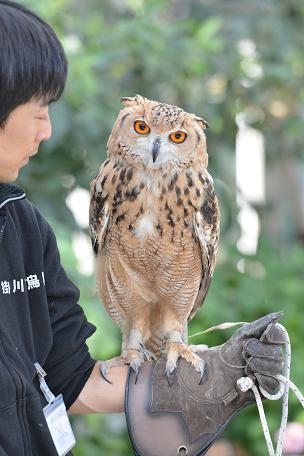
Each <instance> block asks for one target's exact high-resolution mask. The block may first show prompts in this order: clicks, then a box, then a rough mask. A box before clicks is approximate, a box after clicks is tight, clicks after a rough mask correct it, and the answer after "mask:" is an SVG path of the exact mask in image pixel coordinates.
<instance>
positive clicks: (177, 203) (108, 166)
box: [90, 96, 219, 367]
mask: <svg viewBox="0 0 304 456" xmlns="http://www.w3.org/2000/svg"><path fill="white" fill-rule="evenodd" d="M124 102H125V104H126V108H125V109H123V110H122V111H121V112H120V115H119V116H118V119H117V121H116V122H115V125H114V128H113V131H112V133H111V136H110V138H109V142H108V159H107V160H106V161H105V162H104V164H103V165H102V167H101V169H100V171H99V174H98V175H97V177H96V178H95V179H94V180H93V181H92V184H91V204H90V230H91V237H92V243H93V248H94V251H95V253H96V255H97V284H98V288H99V291H100V294H101V297H102V299H103V302H104V304H105V307H106V309H107V310H108V312H109V314H110V315H111V317H112V318H113V319H114V320H115V321H116V322H117V323H118V324H119V326H120V327H121V329H122V332H123V357H124V359H125V360H126V362H131V361H132V360H133V358H134V356H133V355H134V353H132V356H131V361H130V359H129V360H128V359H127V358H128V350H129V351H130V350H132V349H134V348H135V349H138V346H139V345H138V344H143V343H145V344H146V345H147V346H148V347H149V348H150V349H152V350H153V347H156V346H159V345H160V343H161V342H163V341H164V340H168V341H169V343H170V340H171V339H172V343H174V342H176V340H177V339H179V336H178V334H179V333H181V331H182V329H183V326H184V325H185V323H186V322H187V319H189V318H191V317H192V316H193V315H194V313H195V312H196V310H197V309H198V308H199V307H200V306H201V304H202V302H203V300H204V297H205V295H206V293H207V290H208V287H209V284H210V280H211V277H212V273H213V269H214V265H215V256H216V251H217V245H218V235H219V210H218V204H217V199H216V197H215V194H214V189H213V181H212V178H211V177H210V175H209V174H208V172H207V170H206V166H207V153H206V141H205V135H204V131H203V130H204V128H205V126H206V122H205V121H204V120H203V119H201V118H198V117H196V116H194V115H193V114H188V113H186V112H185V111H183V110H182V109H180V108H178V107H175V106H170V105H167V104H162V103H158V102H153V101H151V100H147V99H145V98H143V97H140V96H137V97H135V98H127V99H124ZM170 338H171V339H170ZM156 340H158V341H161V342H159V344H157V343H156ZM154 351H157V350H154ZM180 356H183V355H182V354H180ZM190 361H191V362H192V363H193V364H194V365H195V362H194V360H190ZM131 364H132V363H131ZM195 367H197V366H195Z"/></svg>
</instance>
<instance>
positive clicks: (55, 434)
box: [43, 394, 76, 456]
mask: <svg viewBox="0 0 304 456" xmlns="http://www.w3.org/2000/svg"><path fill="white" fill-rule="evenodd" d="M43 413H44V416H45V419H46V422H47V425H48V428H49V431H50V433H51V436H52V439H53V442H54V445H55V447H56V450H57V453H58V456H65V455H66V454H67V453H68V452H69V451H70V450H71V449H72V448H73V447H74V446H75V444H76V440H75V436H74V433H73V430H72V428H71V424H70V420H69V417H68V414H67V411H66V408H65V404H64V402H63V397H62V394H59V396H57V397H56V398H55V400H54V402H52V403H50V404H48V405H46V406H45V407H44V408H43Z"/></svg>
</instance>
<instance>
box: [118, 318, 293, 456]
mask: <svg viewBox="0 0 304 456" xmlns="http://www.w3.org/2000/svg"><path fill="white" fill-rule="evenodd" d="M281 316H282V313H281V312H276V313H272V314H269V315H266V316H265V317H263V318H260V319H259V320H256V321H254V322H252V323H249V324H246V325H244V326H242V328H240V329H239V330H238V331H236V332H235V334H234V335H233V336H232V337H231V338H230V339H229V340H228V341H227V342H226V343H224V344H223V345H221V346H219V347H213V348H210V349H206V350H205V351H202V352H199V353H198V354H199V356H200V357H201V358H202V359H204V361H205V362H206V373H205V376H204V381H203V383H202V384H201V385H200V384H199V379H200V375H199V373H197V372H195V371H194V370H193V367H192V366H191V365H189V364H188V363H187V362H186V361H184V360H182V359H181V360H180V361H179V363H178V369H177V371H176V372H175V373H174V374H172V383H171V386H170V385H169V384H168V381H167V377H166V374H165V367H166V359H165V358H164V357H162V358H160V359H159V360H157V361H156V362H153V363H152V362H146V363H144V365H143V367H142V369H141V374H140V376H139V378H138V381H137V383H136V384H135V376H134V372H133V370H132V369H130V370H129V376H128V382H127V388H126V417H127V423H128V430H129V435H130V438H131V441H132V444H133V448H134V452H135V455H137V456H178V455H183V456H184V455H187V456H199V455H204V454H205V453H206V451H207V450H208V449H209V448H210V446H211V445H212V444H213V443H214V441H215V440H216V439H217V438H218V437H219V435H220V434H221V433H222V431H223V430H224V428H225V427H226V425H227V424H228V422H229V421H230V420H231V419H232V417H233V416H234V415H235V414H236V413H237V412H238V411H240V410H241V409H242V408H244V407H245V406H246V405H248V404H252V403H254V402H255V399H254V395H253V393H252V392H251V391H247V392H241V391H240V389H239V388H238V386H237V380H238V379H239V378H240V377H244V376H248V377H251V379H252V380H253V381H254V382H255V384H256V385H257V386H262V388H264V389H265V390H266V391H267V392H268V393H270V394H274V393H276V391H277V389H278V387H279V383H278V381H277V379H276V378H275V377H274V376H275V375H276V374H280V373H282V371H283V350H282V346H283V344H284V343H285V337H284V333H283V331H282V330H281V329H280V327H279V326H278V325H276V324H275V323H276V322H277V321H278V319H279V318H280V317H281Z"/></svg>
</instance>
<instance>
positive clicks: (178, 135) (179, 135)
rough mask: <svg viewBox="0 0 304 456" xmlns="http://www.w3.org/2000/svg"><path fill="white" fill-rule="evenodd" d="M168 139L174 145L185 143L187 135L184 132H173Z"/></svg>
mask: <svg viewBox="0 0 304 456" xmlns="http://www.w3.org/2000/svg"><path fill="white" fill-rule="evenodd" d="M169 138H170V139H171V141H173V142H174V143H177V144H181V143H183V142H184V141H185V139H186V138H187V135H186V133H185V132H184V131H181V130H178V131H175V132H174V133H171V135H169Z"/></svg>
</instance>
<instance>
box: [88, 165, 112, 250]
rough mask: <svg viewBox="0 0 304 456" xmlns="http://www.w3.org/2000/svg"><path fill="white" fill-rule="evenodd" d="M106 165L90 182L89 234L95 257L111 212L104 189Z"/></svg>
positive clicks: (102, 241) (102, 242) (102, 240)
mask: <svg viewBox="0 0 304 456" xmlns="http://www.w3.org/2000/svg"><path fill="white" fill-rule="evenodd" d="M107 164H108V162H105V163H104V164H103V165H102V166H101V168H100V171H99V173H98V174H97V176H96V177H95V179H93V180H92V182H91V192H90V197H91V199H90V208H89V232H90V237H91V242H92V247H93V250H94V253H95V255H97V253H98V252H99V250H100V248H102V246H103V244H104V240H105V235H106V232H107V226H108V222H109V218H110V212H111V208H110V206H109V203H108V197H109V193H108V191H106V189H105V182H106V180H107V172H106V171H105V168H106V165H107Z"/></svg>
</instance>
